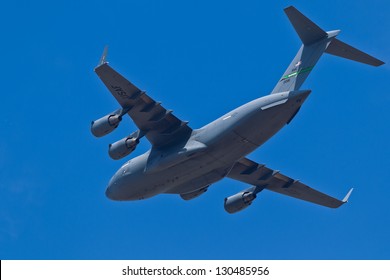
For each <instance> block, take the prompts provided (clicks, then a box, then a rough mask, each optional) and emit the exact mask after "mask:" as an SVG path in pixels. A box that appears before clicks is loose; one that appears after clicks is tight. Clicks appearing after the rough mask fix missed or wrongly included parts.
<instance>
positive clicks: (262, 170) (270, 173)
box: [227, 158, 351, 208]
mask: <svg viewBox="0 0 390 280" xmlns="http://www.w3.org/2000/svg"><path fill="white" fill-rule="evenodd" d="M248 171H250V172H248ZM227 177H229V178H232V179H235V180H238V181H241V182H244V183H247V184H250V185H254V186H257V187H260V188H261V189H263V188H264V189H267V190H270V191H273V192H277V193H280V194H283V195H287V196H291V197H294V198H298V199H301V200H305V201H308V202H312V203H315V204H319V205H322V206H326V207H330V208H338V207H340V206H341V205H343V204H344V203H346V201H347V200H348V197H349V195H350V192H351V191H350V192H349V193H348V194H347V196H346V198H345V199H343V200H338V199H336V198H334V197H331V196H329V195H327V194H325V193H322V192H320V191H317V190H315V189H313V188H310V187H309V186H307V185H305V184H303V183H301V182H299V181H298V180H294V179H292V178H290V177H288V176H286V175H284V174H281V173H280V172H279V171H277V170H272V169H270V168H268V167H266V166H265V165H263V164H259V163H256V162H254V161H252V160H250V159H247V158H243V159H241V160H239V161H238V162H236V164H235V165H234V166H233V168H232V170H231V171H230V173H229V174H228V175H227Z"/></svg>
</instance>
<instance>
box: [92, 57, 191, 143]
mask: <svg viewBox="0 0 390 280" xmlns="http://www.w3.org/2000/svg"><path fill="white" fill-rule="evenodd" d="M105 56H106V50H105V52H104V53H103V56H102V59H101V61H100V63H99V65H98V66H97V67H96V68H95V72H96V74H97V75H98V76H99V78H100V79H101V80H102V82H103V83H104V84H105V85H106V87H107V88H108V90H109V91H110V92H111V94H112V95H113V96H114V97H115V99H116V100H117V101H118V103H119V104H120V105H121V106H122V108H123V110H124V111H125V112H127V114H128V115H129V116H130V117H131V119H132V120H133V121H134V123H135V125H136V126H137V127H138V128H139V129H140V131H141V133H142V134H144V135H145V137H146V138H147V139H148V140H149V141H150V142H151V144H152V145H153V146H163V145H166V144H169V143H171V142H173V141H180V139H183V138H185V137H189V136H190V135H191V132H192V129H191V128H190V127H189V126H188V125H187V123H188V122H184V121H181V120H180V119H178V118H177V117H176V116H174V115H173V114H172V110H167V109H165V108H164V107H163V106H161V105H160V102H156V101H155V100H153V99H152V98H151V97H149V96H148V95H147V94H146V93H145V92H144V91H142V90H140V89H139V88H138V87H136V86H135V85H133V84H132V83H131V82H129V81H128V80H127V79H126V78H124V77H123V76H122V75H121V74H119V73H118V72H117V71H115V70H114V69H113V68H111V67H110V66H109V65H108V63H107V62H105Z"/></svg>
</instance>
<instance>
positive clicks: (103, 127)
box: [91, 109, 122, 137]
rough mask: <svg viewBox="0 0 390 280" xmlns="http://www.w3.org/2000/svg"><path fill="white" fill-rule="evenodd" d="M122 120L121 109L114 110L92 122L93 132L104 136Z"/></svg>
mask: <svg viewBox="0 0 390 280" xmlns="http://www.w3.org/2000/svg"><path fill="white" fill-rule="evenodd" d="M121 120H122V115H121V109H119V110H116V111H114V112H112V113H111V114H108V115H106V116H104V117H102V118H100V119H98V120H96V121H93V122H92V123H91V132H92V134H93V135H95V136H96V137H102V136H104V135H106V134H108V133H110V132H112V131H113V130H114V129H115V128H117V127H118V125H119V123H120V122H121Z"/></svg>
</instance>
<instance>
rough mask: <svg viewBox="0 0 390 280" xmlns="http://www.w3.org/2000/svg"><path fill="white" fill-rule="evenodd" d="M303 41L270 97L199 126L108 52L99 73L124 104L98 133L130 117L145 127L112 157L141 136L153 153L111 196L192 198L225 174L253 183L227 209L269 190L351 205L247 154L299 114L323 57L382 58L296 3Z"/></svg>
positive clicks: (124, 175) (138, 160) (292, 12)
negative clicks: (121, 69)
mask: <svg viewBox="0 0 390 280" xmlns="http://www.w3.org/2000/svg"><path fill="white" fill-rule="evenodd" d="M284 11H285V13H286V14H287V16H288V18H289V20H290V22H291V23H292V25H293V26H294V28H295V30H296V32H297V33H298V35H299V37H300V39H301V40H302V43H303V45H302V46H301V48H300V49H299V51H298V53H297V55H296V56H295V58H294V59H293V60H292V62H291V63H290V65H289V66H288V68H287V70H286V72H285V73H284V74H283V76H282V77H281V78H280V80H279V81H278V83H277V84H276V86H275V88H274V89H273V91H272V92H271V94H270V95H267V96H263V97H260V98H257V99H255V100H253V101H251V102H249V103H247V104H244V105H242V106H241V107H238V108H236V109H234V110H233V111H231V112H229V113H227V114H225V115H223V116H222V117H220V118H219V119H216V120H215V121H213V122H211V123H209V124H207V125H205V126H204V127H202V128H199V129H192V128H190V127H189V126H188V122H185V121H181V120H180V119H178V118H177V117H176V116H174V115H173V114H172V111H171V110H167V109H165V108H164V107H163V106H161V103H160V102H157V101H155V100H153V99H152V98H151V97H149V96H148V95H147V94H146V93H145V92H144V91H142V90H140V89H139V88H137V87H136V86H135V85H133V84H132V83H130V82H129V81H128V80H127V79H126V78H124V77H123V76H122V75H121V74H119V73H118V72H116V71H115V70H114V69H113V68H111V67H110V66H109V65H108V63H107V62H106V55H107V48H106V49H105V51H104V52H103V55H102V58H101V60H100V63H99V65H98V66H97V67H96V68H95V72H96V74H97V75H98V76H99V78H100V79H101V80H102V81H103V83H104V84H105V85H106V86H107V88H108V90H109V91H110V92H111V94H112V95H113V96H114V97H115V99H116V100H117V101H118V102H119V104H120V106H121V108H120V109H118V110H116V111H114V112H112V113H111V114H108V115H106V116H104V117H102V118H100V119H98V120H97V121H94V122H92V126H91V131H92V133H93V135H95V136H96V137H101V136H104V135H106V134H108V133H110V132H112V131H113V130H114V129H115V128H116V127H117V126H118V125H119V123H120V121H121V120H122V117H123V116H124V115H125V114H128V115H129V116H130V118H131V119H132V120H133V121H134V123H135V125H136V126H137V127H138V130H137V131H135V132H134V133H132V134H130V135H129V136H127V137H125V138H123V139H122V140H119V141H117V142H115V143H113V144H110V145H109V155H110V157H111V158H113V159H121V158H123V157H125V156H127V155H129V154H130V153H131V152H132V151H134V149H135V148H136V146H137V144H138V143H139V141H140V139H141V138H142V137H146V138H147V139H148V140H149V141H150V143H151V145H152V146H151V149H150V150H149V151H147V152H146V153H144V154H142V155H140V156H138V157H135V158H133V159H131V160H129V161H128V162H126V163H125V164H124V165H123V166H122V167H121V168H120V169H119V170H118V171H117V172H116V173H115V175H114V176H113V177H112V178H111V180H110V182H109V184H108V187H107V190H106V195H107V197H108V198H110V199H112V200H118V201H125V200H140V199H145V198H149V197H152V196H155V195H157V194H162V193H165V194H177V195H180V197H181V198H183V199H184V200H190V199H193V198H195V197H198V196H199V195H201V194H203V193H204V192H206V191H207V189H208V188H209V186H210V185H211V184H213V183H215V182H217V181H219V180H221V179H223V178H224V177H228V178H231V179H235V180H238V181H241V182H244V183H246V184H249V185H251V187H249V188H247V189H245V190H243V191H241V192H239V193H237V194H235V195H232V196H230V197H228V198H225V202H224V207H225V210H226V211H227V212H228V213H235V212H238V211H240V210H242V209H244V208H246V207H248V206H249V205H251V203H252V201H253V200H254V199H255V198H256V195H257V194H258V193H259V192H261V191H262V190H270V191H273V192H277V193H280V194H284V195H288V196H291V197H295V198H299V199H302V200H306V201H309V202H312V203H316V204H319V205H323V206H327V207H331V208H337V207H339V206H341V205H343V204H344V203H346V202H347V200H348V198H349V196H350V194H351V192H352V189H351V190H350V191H349V192H348V193H347V195H346V196H345V198H344V199H343V200H338V199H336V198H333V197H331V196H329V195H326V194H324V193H322V192H319V191H317V190H315V189H312V188H310V187H308V186H307V185H305V184H303V183H301V182H299V181H297V180H294V179H292V178H290V177H288V176H286V175H284V174H282V173H280V172H279V171H277V170H272V169H270V168H268V167H266V166H265V165H264V164H260V163H256V162H254V161H252V160H250V159H248V158H246V155H248V154H249V153H251V152H252V151H254V150H256V149H257V148H258V147H260V146H261V145H262V144H263V143H265V142H266V141H267V140H268V139H270V138H271V137H272V136H273V135H274V134H275V133H276V132H278V131H279V130H280V129H281V128H282V127H283V126H284V125H286V124H289V123H290V122H291V120H292V119H293V118H294V116H295V115H296V114H297V113H298V111H299V109H300V108H301V106H302V104H303V102H304V101H305V100H306V98H307V97H308V95H309V94H310V92H311V91H310V90H300V87H301V85H302V84H303V82H304V81H305V80H306V78H307V77H308V76H309V74H310V72H311V70H312V69H313V67H314V65H315V64H316V63H317V61H318V59H319V58H320V57H321V55H322V54H323V53H324V52H325V53H329V54H332V55H336V56H340V57H343V58H347V59H351V60H355V61H358V62H362V63H365V64H369V65H373V66H379V65H382V64H383V62H382V61H380V60H378V59H376V58H374V57H372V56H370V55H368V54H366V53H364V52H361V51H359V50H357V49H355V48H353V47H352V46H350V45H347V44H346V43H344V42H342V41H340V40H338V39H336V36H337V35H338V34H339V33H340V30H334V31H328V32H325V31H324V30H322V29H321V28H320V27H318V26H317V25H316V24H315V23H313V22H312V21H311V20H309V19H308V18H307V17H305V16H304V15H303V14H302V13H300V12H299V11H298V10H297V9H296V8H294V7H292V6H291V7H288V8H286V9H285V10H284Z"/></svg>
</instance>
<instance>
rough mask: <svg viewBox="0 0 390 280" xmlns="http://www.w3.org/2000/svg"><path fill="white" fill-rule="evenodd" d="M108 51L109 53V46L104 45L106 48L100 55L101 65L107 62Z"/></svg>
mask: <svg viewBox="0 0 390 280" xmlns="http://www.w3.org/2000/svg"><path fill="white" fill-rule="evenodd" d="M107 53H108V46H105V47H104V50H103V54H102V56H101V57H100V60H99V64H98V66H100V65H102V64H104V63H107V61H106V58H107Z"/></svg>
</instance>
